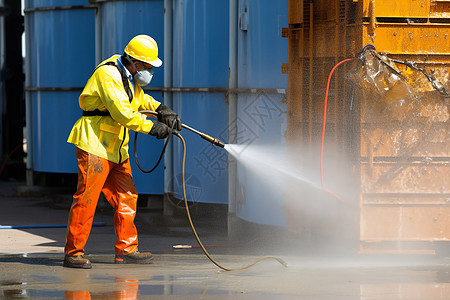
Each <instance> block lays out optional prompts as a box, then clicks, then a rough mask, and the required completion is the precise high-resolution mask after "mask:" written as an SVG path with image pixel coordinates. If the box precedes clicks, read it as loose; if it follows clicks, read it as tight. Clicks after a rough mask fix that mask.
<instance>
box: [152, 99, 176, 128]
mask: <svg viewBox="0 0 450 300" xmlns="http://www.w3.org/2000/svg"><path fill="white" fill-rule="evenodd" d="M156 112H157V113H158V121H160V122H163V123H164V124H166V125H167V126H169V127H170V128H173V129H176V130H178V131H180V130H181V119H180V117H179V116H178V115H177V114H176V113H175V112H174V111H173V110H171V109H170V108H169V107H167V106H166V105H164V104H160V105H159V106H158V108H157V109H156ZM174 122H176V124H175V127H173V123H174Z"/></svg>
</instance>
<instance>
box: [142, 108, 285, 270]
mask: <svg viewBox="0 0 450 300" xmlns="http://www.w3.org/2000/svg"><path fill="white" fill-rule="evenodd" d="M139 112H140V113H142V114H145V115H149V116H152V117H157V116H158V113H156V112H154V111H150V110H142V111H139ZM181 126H182V127H183V128H186V129H187V130H190V131H192V132H194V133H196V134H198V135H200V136H201V137H202V138H203V139H205V140H206V141H208V142H210V143H212V144H213V145H216V146H218V147H221V148H225V144H224V143H223V142H222V141H220V140H219V139H217V138H213V137H212V136H209V135H207V134H205V133H203V132H200V131H198V130H196V129H194V128H191V127H189V126H187V125H185V124H182V125H181ZM174 135H176V136H177V137H178V138H179V139H180V140H181V142H182V144H183V160H182V165H181V177H182V187H183V198H184V205H185V207H186V214H187V217H188V220H189V225H190V226H191V229H192V233H193V234H194V236H195V239H196V240H197V242H198V245H199V246H200V248H201V249H202V251H203V253H204V254H205V255H206V256H207V257H208V258H209V260H210V261H211V262H212V263H213V264H215V265H216V266H218V267H219V268H221V269H222V270H225V271H238V270H244V269H247V268H250V267H251V266H253V265H255V264H257V263H259V262H260V261H263V260H266V259H274V260H276V261H278V262H279V263H280V264H281V265H282V266H284V267H287V266H288V265H287V263H286V262H285V261H284V260H283V259H281V258H279V257H277V256H272V255H266V256H262V257H260V258H258V259H256V260H255V261H253V262H252V263H249V264H248V265H244V266H241V267H237V268H227V267H224V266H223V265H221V264H219V263H218V262H217V261H215V260H214V258H212V257H211V255H210V254H209V253H208V251H207V250H206V248H205V246H204V245H203V243H202V242H201V241H200V238H199V236H198V234H197V231H196V230H195V227H194V223H193V222H192V218H191V213H190V212H189V205H188V202H187V197H186V180H185V167H186V142H185V140H184V138H183V137H182V136H181V134H180V133H179V132H177V131H175V133H174ZM166 143H167V141H166ZM162 154H164V150H163V152H162V153H161V157H162ZM135 156H136V145H135ZM161 157H160V159H161ZM136 158H137V157H136ZM136 162H137V159H136ZM158 163H159V162H158ZM158 163H157V164H158ZM155 167H156V166H155ZM139 169H141V168H140V167H139ZM153 169H154V168H153ZM141 170H142V169H141Z"/></svg>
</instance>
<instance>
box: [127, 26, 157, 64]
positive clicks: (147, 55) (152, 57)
mask: <svg viewBox="0 0 450 300" xmlns="http://www.w3.org/2000/svg"><path fill="white" fill-rule="evenodd" d="M125 53H126V54H128V55H129V56H131V57H133V58H135V59H137V60H140V61H143V62H146V63H149V64H151V65H152V66H154V67H160V66H161V65H162V60H160V59H159V58H158V44H157V43H156V41H155V40H154V39H153V38H151V37H150V36H148V35H145V34H141V35H137V36H135V37H134V38H132V39H131V41H130V42H129V43H128V45H127V46H126V47H125Z"/></svg>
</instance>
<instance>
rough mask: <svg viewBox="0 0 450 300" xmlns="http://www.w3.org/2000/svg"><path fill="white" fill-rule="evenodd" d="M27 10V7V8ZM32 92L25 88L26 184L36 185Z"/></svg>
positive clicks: (28, 71)
mask: <svg viewBox="0 0 450 300" xmlns="http://www.w3.org/2000/svg"><path fill="white" fill-rule="evenodd" d="M30 3H31V0H27V1H25V8H26V7H29V6H30ZM25 11H26V9H25ZM24 22H25V37H26V39H25V41H26V42H25V74H26V76H25V86H30V85H31V53H32V52H31V38H30V33H31V24H30V15H29V14H27V13H25V21H24ZM32 115H33V114H32V94H31V91H29V90H25V120H26V126H25V137H26V140H27V143H26V145H27V170H26V184H27V185H28V186H32V185H34V178H33V167H34V166H33V134H32V132H33V131H32V127H33V117H32Z"/></svg>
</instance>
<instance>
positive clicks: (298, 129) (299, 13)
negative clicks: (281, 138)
mask: <svg viewBox="0 0 450 300" xmlns="http://www.w3.org/2000/svg"><path fill="white" fill-rule="evenodd" d="M288 25H289V28H288V67H287V91H286V96H287V133H286V138H287V142H288V143H289V144H293V145H295V144H297V143H300V142H301V141H302V138H303V136H302V135H303V134H302V132H303V117H302V114H303V113H302V110H303V104H302V101H303V97H302V95H303V74H302V73H303V0H289V2H288Z"/></svg>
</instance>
